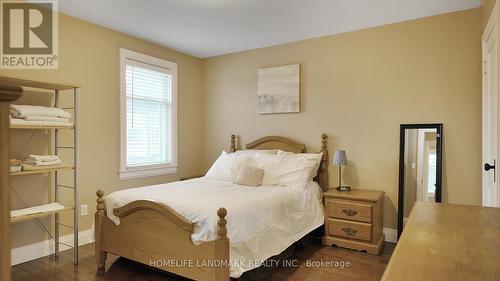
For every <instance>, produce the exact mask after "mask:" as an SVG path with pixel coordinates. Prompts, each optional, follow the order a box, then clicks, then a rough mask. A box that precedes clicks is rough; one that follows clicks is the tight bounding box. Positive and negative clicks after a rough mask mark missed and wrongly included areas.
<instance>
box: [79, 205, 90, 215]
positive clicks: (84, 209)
mask: <svg viewBox="0 0 500 281" xmlns="http://www.w3.org/2000/svg"><path fill="white" fill-rule="evenodd" d="M88 212H89V205H87V204H83V205H80V216H82V217H83V216H86V215H88Z"/></svg>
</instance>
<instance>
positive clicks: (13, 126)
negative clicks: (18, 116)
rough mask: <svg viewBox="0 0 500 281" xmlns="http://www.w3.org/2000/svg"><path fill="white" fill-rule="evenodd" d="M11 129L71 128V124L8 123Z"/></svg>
mask: <svg viewBox="0 0 500 281" xmlns="http://www.w3.org/2000/svg"><path fill="white" fill-rule="evenodd" d="M10 128H11V129H34V130H53V129H73V128H74V126H73V124H69V125H32V124H10Z"/></svg>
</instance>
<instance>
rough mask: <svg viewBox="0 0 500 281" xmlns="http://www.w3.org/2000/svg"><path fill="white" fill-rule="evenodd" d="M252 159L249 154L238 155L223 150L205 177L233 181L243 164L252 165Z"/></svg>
mask: <svg viewBox="0 0 500 281" xmlns="http://www.w3.org/2000/svg"><path fill="white" fill-rule="evenodd" d="M251 162H252V159H251V158H250V157H248V156H241V155H240V156H236V155H235V154H234V153H227V152H225V151H222V153H221V155H220V156H219V158H217V160H215V162H214V164H213V165H212V167H210V169H209V170H208V172H207V174H206V175H205V177H207V178H212V179H217V180H221V181H227V182H233V181H234V180H235V179H236V176H237V175H238V172H239V169H240V167H241V165H250V164H251Z"/></svg>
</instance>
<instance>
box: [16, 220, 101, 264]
mask: <svg viewBox="0 0 500 281" xmlns="http://www.w3.org/2000/svg"><path fill="white" fill-rule="evenodd" d="M60 239H61V240H60V241H61V242H63V243H65V244H68V245H73V234H68V235H64V236H61V238H60ZM92 242H94V230H93V229H87V230H83V231H80V232H79V233H78V245H79V246H82V245H85V244H89V243H92ZM68 249H71V248H70V247H68V246H66V245H63V244H60V246H59V250H60V251H65V250H68ZM52 254H54V241H53V240H45V241H41V242H37V243H33V244H29V245H26V246H22V247H18V248H14V249H12V251H11V256H12V259H11V264H12V265H16V264H20V263H23V262H27V261H31V260H34V259H38V258H41V257H45V256H48V255H52Z"/></svg>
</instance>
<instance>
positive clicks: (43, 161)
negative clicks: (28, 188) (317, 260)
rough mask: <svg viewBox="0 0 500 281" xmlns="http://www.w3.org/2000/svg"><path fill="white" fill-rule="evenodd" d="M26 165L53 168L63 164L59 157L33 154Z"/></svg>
mask: <svg viewBox="0 0 500 281" xmlns="http://www.w3.org/2000/svg"><path fill="white" fill-rule="evenodd" d="M24 163H26V164H30V165H33V166H52V165H57V164H61V159H59V156H57V155H34V154H31V155H30V156H29V157H28V159H26V161H24Z"/></svg>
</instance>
